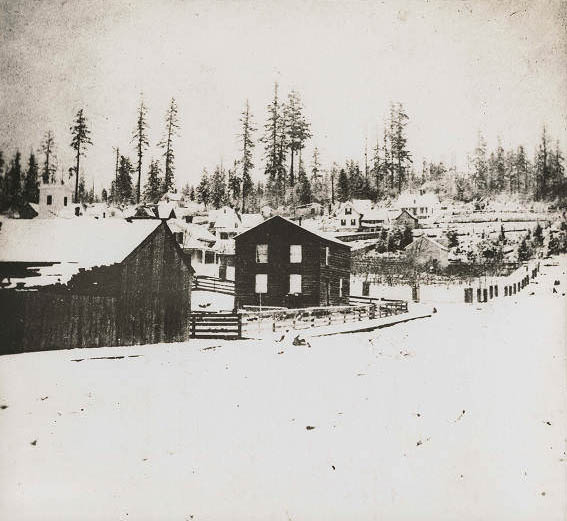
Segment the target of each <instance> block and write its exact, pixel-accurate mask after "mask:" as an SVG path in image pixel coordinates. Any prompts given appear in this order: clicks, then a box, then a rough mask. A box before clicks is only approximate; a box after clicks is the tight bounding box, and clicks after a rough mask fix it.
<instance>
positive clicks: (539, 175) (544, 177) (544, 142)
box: [534, 126, 551, 201]
mask: <svg viewBox="0 0 567 521" xmlns="http://www.w3.org/2000/svg"><path fill="white" fill-rule="evenodd" d="M550 159H551V158H550V150H549V139H548V137H547V130H546V128H545V126H544V127H543V130H542V133H541V141H540V144H539V146H538V149H537V152H536V157H535V161H534V167H535V172H534V174H535V182H536V191H535V199H536V200H538V201H539V200H541V199H545V198H546V197H547V196H548V189H549V185H550V181H551V169H550V163H551V161H550Z"/></svg>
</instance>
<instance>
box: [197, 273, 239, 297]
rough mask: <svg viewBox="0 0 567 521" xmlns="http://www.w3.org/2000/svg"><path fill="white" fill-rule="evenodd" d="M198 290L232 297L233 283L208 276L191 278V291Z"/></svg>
mask: <svg viewBox="0 0 567 521" xmlns="http://www.w3.org/2000/svg"><path fill="white" fill-rule="evenodd" d="M199 290H201V291H214V292H216V293H223V294H225V295H234V281H232V280H223V279H219V278H218V277H210V276H208V275H196V276H195V277H193V291H199Z"/></svg>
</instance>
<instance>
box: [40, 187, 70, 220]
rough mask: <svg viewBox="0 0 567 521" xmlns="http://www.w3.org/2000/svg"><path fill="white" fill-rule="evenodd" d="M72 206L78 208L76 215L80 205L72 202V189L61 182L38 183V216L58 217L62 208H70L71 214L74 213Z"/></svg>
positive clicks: (41, 217)
mask: <svg viewBox="0 0 567 521" xmlns="http://www.w3.org/2000/svg"><path fill="white" fill-rule="evenodd" d="M72 207H73V208H78V209H79V211H78V212H77V215H79V214H80V213H81V209H80V205H78V204H77V205H74V204H73V189H72V188H71V187H70V186H69V185H67V184H62V183H40V185H39V205H38V217H39V218H40V219H43V218H46V217H58V216H59V215H60V212H61V211H62V210H69V209H71V215H73V214H74V213H75V210H74V209H72Z"/></svg>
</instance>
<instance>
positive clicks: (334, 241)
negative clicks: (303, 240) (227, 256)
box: [234, 215, 350, 248]
mask: <svg viewBox="0 0 567 521" xmlns="http://www.w3.org/2000/svg"><path fill="white" fill-rule="evenodd" d="M274 219H276V220H278V219H279V220H280V221H283V222H285V223H288V224H289V225H291V226H294V227H295V228H299V229H300V230H303V231H304V232H305V233H308V234H310V235H313V236H315V237H318V238H320V239H323V240H325V241H328V242H332V243H335V244H339V245H341V246H346V247H347V248H350V245H349V244H346V243H344V242H343V241H339V240H338V239H335V238H334V237H331V236H329V235H324V234H322V233H318V232H314V231H313V230H309V229H307V228H303V227H302V226H299V225H297V224H296V223H294V222H293V221H290V220H289V219H286V218H285V217H282V216H281V215H274V216H273V217H270V218H269V219H266V220H265V221H264V222H263V223H260V224H258V225H256V226H254V227H253V228H249V229H248V230H246V231H244V232H242V233H239V234H238V235H237V236H236V237H234V239H235V240H236V239H239V238H241V237H242V236H244V235H246V234H247V233H249V232H251V231H252V230H255V229H256V228H259V227H260V226H265V225H267V224H268V223H270V222H272V221H274Z"/></svg>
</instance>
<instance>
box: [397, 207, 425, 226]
mask: <svg viewBox="0 0 567 521" xmlns="http://www.w3.org/2000/svg"><path fill="white" fill-rule="evenodd" d="M394 224H396V225H397V226H400V227H404V228H406V227H408V228H411V229H412V230H413V229H414V228H418V226H419V220H418V218H417V217H415V216H414V215H412V214H411V213H409V212H408V211H407V210H402V211H401V212H400V213H399V214H398V216H397V217H395V218H394Z"/></svg>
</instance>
